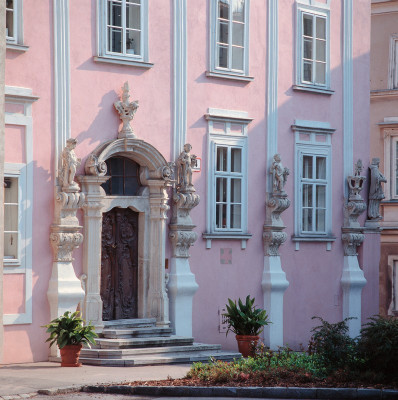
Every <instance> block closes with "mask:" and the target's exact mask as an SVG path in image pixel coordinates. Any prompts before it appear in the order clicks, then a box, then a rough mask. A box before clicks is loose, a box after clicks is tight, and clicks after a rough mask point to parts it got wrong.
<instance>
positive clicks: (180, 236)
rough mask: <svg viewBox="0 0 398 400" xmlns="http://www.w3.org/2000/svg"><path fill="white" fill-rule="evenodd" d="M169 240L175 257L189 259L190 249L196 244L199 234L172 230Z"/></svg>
mask: <svg viewBox="0 0 398 400" xmlns="http://www.w3.org/2000/svg"><path fill="white" fill-rule="evenodd" d="M175 228H178V226H177V227H175ZM169 238H170V240H171V243H172V247H173V257H177V258H188V257H189V248H190V247H191V246H192V244H194V243H195V242H196V239H197V238H198V234H197V233H196V232H193V231H189V230H171V231H170V233H169Z"/></svg>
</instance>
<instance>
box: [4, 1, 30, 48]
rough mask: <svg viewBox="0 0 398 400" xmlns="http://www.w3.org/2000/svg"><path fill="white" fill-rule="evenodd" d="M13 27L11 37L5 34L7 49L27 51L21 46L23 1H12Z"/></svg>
mask: <svg viewBox="0 0 398 400" xmlns="http://www.w3.org/2000/svg"><path fill="white" fill-rule="evenodd" d="M6 12H7V8H6ZM13 27H14V33H13V36H8V35H7V34H6V47H7V49H10V50H16V51H26V50H28V48H29V47H28V46H25V45H24V44H23V0H14V8H13Z"/></svg>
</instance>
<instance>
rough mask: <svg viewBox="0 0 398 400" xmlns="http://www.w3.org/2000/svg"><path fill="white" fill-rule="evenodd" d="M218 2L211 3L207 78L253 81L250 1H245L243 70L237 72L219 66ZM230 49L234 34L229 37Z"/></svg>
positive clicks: (212, 1)
mask: <svg viewBox="0 0 398 400" xmlns="http://www.w3.org/2000/svg"><path fill="white" fill-rule="evenodd" d="M218 1H219V0H211V1H210V35H209V36H210V44H209V70H208V71H207V72H206V76H209V77H216V78H226V79H235V80H243V81H252V80H253V77H251V76H249V43H250V40H249V31H250V29H249V20H250V17H249V14H250V0H245V6H244V7H245V18H244V25H245V26H244V40H243V46H244V53H243V70H235V69H232V68H222V67H218V66H217V59H218V54H217V38H218V30H219V23H218ZM231 25H232V20H231V19H229V32H232V29H231ZM228 48H229V49H230V48H232V34H230V35H229V44H228ZM229 54H230V55H229V60H230V62H231V58H232V53H231V51H229Z"/></svg>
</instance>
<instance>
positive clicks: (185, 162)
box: [176, 143, 196, 192]
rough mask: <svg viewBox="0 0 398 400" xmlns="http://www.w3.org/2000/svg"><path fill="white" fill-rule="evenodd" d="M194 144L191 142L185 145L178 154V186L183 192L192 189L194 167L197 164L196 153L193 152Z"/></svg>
mask: <svg viewBox="0 0 398 400" xmlns="http://www.w3.org/2000/svg"><path fill="white" fill-rule="evenodd" d="M191 150H192V146H191V145H190V144H189V143H186V144H185V145H184V150H183V151H182V152H181V154H180V155H179V156H178V158H177V161H176V165H177V188H178V190H180V191H181V192H187V191H191V190H192V188H193V184H192V168H193V167H194V166H195V164H196V155H194V154H191Z"/></svg>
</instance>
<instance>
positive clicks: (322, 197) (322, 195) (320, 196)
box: [316, 185, 326, 208]
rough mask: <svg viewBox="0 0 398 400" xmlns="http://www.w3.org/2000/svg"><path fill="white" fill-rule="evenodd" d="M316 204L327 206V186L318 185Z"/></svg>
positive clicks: (322, 206)
mask: <svg viewBox="0 0 398 400" xmlns="http://www.w3.org/2000/svg"><path fill="white" fill-rule="evenodd" d="M316 206H317V208H326V186H324V185H317V186H316Z"/></svg>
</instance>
